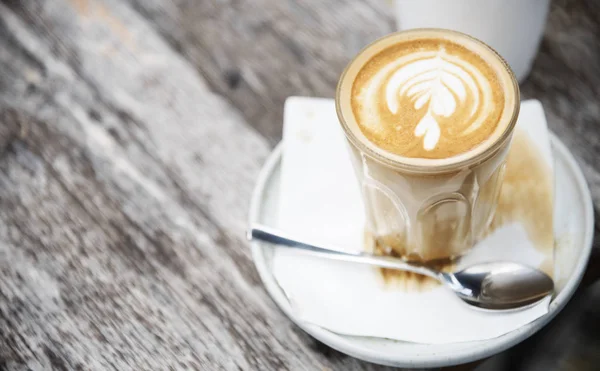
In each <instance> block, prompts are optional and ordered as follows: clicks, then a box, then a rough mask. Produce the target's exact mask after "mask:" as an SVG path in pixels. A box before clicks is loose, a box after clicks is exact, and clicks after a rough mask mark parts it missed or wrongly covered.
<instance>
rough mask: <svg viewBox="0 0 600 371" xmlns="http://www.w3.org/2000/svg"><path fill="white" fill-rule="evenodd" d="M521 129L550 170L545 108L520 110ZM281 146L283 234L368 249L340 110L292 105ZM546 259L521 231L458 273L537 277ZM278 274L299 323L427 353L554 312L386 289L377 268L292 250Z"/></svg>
mask: <svg viewBox="0 0 600 371" xmlns="http://www.w3.org/2000/svg"><path fill="white" fill-rule="evenodd" d="M517 129H518V131H519V132H518V135H527V136H528V137H529V138H530V140H531V142H532V143H533V144H534V145H535V147H536V148H537V149H538V151H539V153H540V154H541V156H542V157H543V159H544V161H546V162H547V164H548V165H549V166H550V167H552V157H551V156H552V155H551V150H550V145H549V138H548V129H547V126H546V120H545V117H544V113H543V109H542V107H541V105H540V103H539V102H537V101H527V102H523V103H522V105H521V114H520V117H519V122H518V124H517ZM283 140H284V154H283V160H282V169H281V171H282V173H281V194H280V203H279V205H280V207H279V215H278V222H277V227H279V228H280V229H282V230H284V231H286V232H289V233H291V234H293V235H298V236H302V237H304V238H306V239H312V240H317V241H322V242H326V243H330V244H335V245H336V246H339V247H340V248H342V249H347V250H361V249H363V246H364V226H363V224H364V216H363V209H362V207H363V206H362V202H361V198H360V192H359V187H358V184H357V181H356V178H355V176H354V173H353V170H352V166H351V163H350V159H349V155H348V149H347V148H346V142H345V138H344V134H343V132H342V129H341V127H340V125H339V123H338V120H337V116H336V113H335V105H334V102H333V100H329V99H317V98H302V97H291V98H289V99H288V100H287V102H286V106H285V116H284V130H283ZM547 255H548V253H546V254H545V253H543V252H540V250H539V249H536V248H535V247H534V246H533V245H532V243H531V242H530V241H529V240H528V238H527V233H526V231H525V230H524V228H523V226H521V225H520V224H518V223H512V224H509V225H505V226H503V227H501V228H499V229H497V230H496V231H494V232H493V233H492V234H491V235H490V236H488V238H487V239H486V240H484V241H482V242H480V243H479V244H478V246H476V247H475V248H474V249H473V251H472V253H469V255H468V256H467V257H465V258H464V259H463V260H462V262H461V263H460V264H459V265H465V264H471V263H473V262H476V261H480V260H482V259H489V258H498V259H511V260H514V261H520V262H524V263H527V264H529V265H532V266H536V267H538V266H540V265H541V264H542V262H543V261H544V260H546V262H547V261H548V258H549V257H548V256H547ZM550 258H551V253H550ZM273 271H274V275H275V278H276V279H277V281H278V282H279V285H280V286H281V287H282V289H283V290H284V292H285V293H286V295H287V296H288V299H289V300H290V303H291V306H292V308H293V310H294V312H295V314H296V316H297V317H298V318H299V319H300V320H302V321H306V322H310V323H313V324H316V325H319V326H321V327H324V328H326V329H329V330H331V331H334V332H337V333H341V334H347V335H355V336H373V337H383V338H389V339H397V340H404V341H411V342H418V343H429V344H443V343H453V342H463V341H474V340H482V339H488V338H493V337H497V336H500V335H503V334H505V333H508V332H510V331H512V330H515V329H517V328H519V327H521V326H523V325H525V324H527V323H529V322H531V321H533V320H535V319H536V318H538V317H540V316H542V315H544V314H545V313H547V310H548V304H549V302H550V298H546V299H545V300H544V301H542V302H541V303H539V304H538V305H536V306H534V307H532V308H529V309H526V310H522V311H517V312H511V313H491V312H484V311H480V310H476V309H473V308H471V307H469V306H467V305H465V304H464V303H462V302H461V301H460V299H458V298H457V297H456V296H455V295H454V294H453V293H451V292H450V291H449V290H447V289H445V288H443V287H442V286H437V287H434V288H430V289H426V290H418V291H410V290H406V289H401V288H397V287H393V286H388V285H386V284H385V282H384V280H383V279H382V276H381V274H380V272H379V271H378V270H377V269H376V268H372V267H367V266H363V265H359V264H352V263H343V262H335V261H330V260H325V259H319V258H315V257H309V256H305V255H302V254H301V253H298V252H295V251H291V250H286V249H277V250H276V253H275V257H274V262H273Z"/></svg>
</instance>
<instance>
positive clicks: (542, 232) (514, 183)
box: [488, 131, 554, 257]
mask: <svg viewBox="0 0 600 371" xmlns="http://www.w3.org/2000/svg"><path fill="white" fill-rule="evenodd" d="M553 182H554V180H553V177H552V169H551V168H550V167H549V166H548V164H547V163H546V162H545V161H544V158H543V157H542V154H541V153H540V152H539V151H538V150H537V148H536V146H535V144H533V143H532V142H531V139H530V138H529V136H528V135H527V133H525V132H523V131H517V132H516V133H515V135H514V138H513V142H512V146H511V149H510V152H509V153H508V159H507V163H506V172H505V173H504V182H503V183H502V188H501V190H500V197H499V199H498V207H497V208H496V214H495V216H494V219H493V220H492V223H491V225H490V227H489V230H488V234H489V233H491V232H493V231H494V230H496V229H497V228H499V227H501V226H503V225H506V224H510V223H513V222H519V223H521V224H522V225H523V227H524V228H525V231H526V232H527V235H528V237H529V240H530V241H531V242H532V244H533V245H534V246H535V247H536V249H538V251H540V252H541V253H543V254H549V255H550V257H552V252H553V251H554V223H553V212H554V187H553Z"/></svg>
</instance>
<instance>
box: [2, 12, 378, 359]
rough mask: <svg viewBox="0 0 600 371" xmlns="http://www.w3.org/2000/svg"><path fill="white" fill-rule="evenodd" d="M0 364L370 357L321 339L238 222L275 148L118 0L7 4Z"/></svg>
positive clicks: (4, 20)
mask: <svg viewBox="0 0 600 371" xmlns="http://www.w3.org/2000/svg"><path fill="white" fill-rule="evenodd" d="M0 35H2V37H0V50H1V51H0V87H2V89H1V92H0V118H1V119H2V122H3V124H5V125H7V127H12V126H14V127H17V126H18V127H21V126H22V123H24V125H25V126H26V127H27V128H28V130H27V132H26V134H24V135H17V134H15V133H16V132H17V131H16V130H15V129H11V131H10V132H9V134H10V133H12V134H10V135H7V138H8V139H7V140H6V141H7V143H9V145H8V146H7V147H6V149H5V151H4V155H3V156H2V157H1V158H0V242H1V243H0V254H1V256H2V259H1V261H0V297H1V298H0V326H1V327H0V328H1V331H0V337H1V340H0V355H1V356H2V359H1V361H2V367H4V368H7V369H26V368H31V369H51V368H55V369H117V370H127V369H132V370H140V369H169V368H170V369H181V368H192V369H307V370H313V369H322V368H330V369H334V368H343V369H349V370H351V369H374V367H375V366H372V365H369V364H366V363H363V362H360V361H357V360H355V359H352V358H349V357H345V356H340V355H338V353H337V352H333V351H329V350H328V351H326V352H315V351H314V350H313V349H312V348H313V347H318V345H316V343H314V341H313V340H312V339H310V338H309V337H308V336H307V335H305V334H304V333H302V332H300V331H299V330H298V329H297V328H296V327H294V326H293V325H292V324H291V323H290V322H289V321H288V320H287V319H286V318H284V317H283V315H282V314H281V313H280V312H279V311H278V310H277V308H276V307H275V305H274V304H273V303H272V301H271V300H270V299H269V298H268V296H267V295H266V293H265V291H264V290H263V288H262V285H261V284H260V282H259V279H258V277H257V274H256V272H255V270H254V268H253V265H252V262H251V260H250V255H249V251H248V246H247V243H246V242H245V241H244V240H243V233H242V232H243V230H244V227H245V219H246V211H247V205H248V201H249V196H250V192H251V189H252V187H253V183H254V180H255V177H256V175H257V172H258V170H259V168H260V166H261V164H262V162H263V160H264V158H265V156H266V155H267V153H268V151H269V147H268V144H267V142H266V141H265V140H264V139H263V138H262V137H261V136H260V135H258V134H257V133H256V132H255V131H254V129H252V128H251V127H250V126H248V125H247V124H246V123H245V122H244V120H243V118H242V117H241V115H240V114H239V112H238V111H237V110H236V109H235V108H234V107H232V106H231V105H230V104H229V103H228V102H226V101H225V100H223V99H222V98H220V97H219V96H217V95H215V94H214V93H212V92H211V91H210V90H209V89H208V88H207V85H206V84H205V82H204V80H203V79H202V77H201V76H199V75H198V73H197V71H196V70H195V69H194V68H193V66H191V65H190V64H189V63H188V62H187V61H186V60H185V59H183V58H181V57H180V56H179V55H178V54H177V53H176V52H175V51H174V50H173V49H172V48H171V47H170V46H169V45H168V44H167V43H165V42H164V40H163V39H162V38H161V37H159V35H157V34H156V32H155V31H154V30H153V29H152V28H151V27H149V26H148V25H147V23H146V22H145V20H144V19H143V18H142V17H140V16H139V14H137V13H136V12H135V11H132V10H131V9H130V8H129V7H128V6H127V5H126V4H123V3H121V2H119V1H106V2H94V1H89V2H86V1H77V2H73V3H68V2H65V1H52V2H46V1H27V2H4V3H2V4H1V5H0Z"/></svg>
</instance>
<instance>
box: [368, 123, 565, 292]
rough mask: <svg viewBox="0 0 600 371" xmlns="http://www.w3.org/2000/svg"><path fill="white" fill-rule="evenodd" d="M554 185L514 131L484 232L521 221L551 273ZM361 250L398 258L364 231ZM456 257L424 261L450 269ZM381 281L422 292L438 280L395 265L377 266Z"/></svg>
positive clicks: (527, 143) (533, 151)
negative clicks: (492, 216) (363, 243)
mask: <svg viewBox="0 0 600 371" xmlns="http://www.w3.org/2000/svg"><path fill="white" fill-rule="evenodd" d="M553 191H554V187H553V177H552V170H551V169H550V167H549V166H548V164H546V162H545V160H544V158H543V157H542V155H541V153H540V152H539V151H538V149H537V147H536V146H535V145H534V144H533V143H531V139H530V138H529V136H528V135H527V133H525V132H523V131H516V132H515V134H514V138H513V143H512V147H511V149H510V152H509V154H508V158H507V163H506V172H505V175H504V181H503V183H502V188H501V191H500V195H499V199H498V207H497V209H496V213H495V216H494V219H493V220H492V223H491V224H490V226H489V227H488V230H487V232H486V233H485V234H484V236H487V235H489V234H491V233H492V232H493V231H495V230H496V229H498V228H500V227H502V226H504V225H507V224H510V223H514V222H518V223H521V224H522V225H523V227H524V228H525V231H526V232H527V235H528V237H529V240H530V241H531V242H532V244H533V245H534V246H535V247H536V249H537V250H538V251H539V252H541V253H542V254H544V255H545V256H546V258H545V259H544V261H543V262H542V264H541V266H540V269H541V270H542V271H544V272H545V273H546V274H548V275H550V276H553V275H554V274H553V273H554V248H555V246H554V245H555V241H554V226H553V207H554V202H553V200H554V194H553ZM365 250H366V251H371V252H373V253H374V254H378V255H386V256H394V257H397V258H400V259H401V258H402V257H401V256H399V255H398V254H396V253H394V251H393V250H392V249H389V248H386V247H385V246H380V245H378V244H377V242H375V239H374V238H373V237H372V235H370V234H369V233H368V232H367V233H365ZM456 262H457V259H454V260H451V259H445V260H442V261H431V262H426V263H423V264H424V265H426V266H428V267H430V268H433V269H435V270H440V271H444V272H452V271H453V270H454V267H455V266H456ZM378 270H379V272H380V275H381V277H382V281H383V282H384V284H385V286H386V287H388V288H393V289H399V290H402V291H405V292H423V291H427V290H431V289H433V288H435V287H438V286H440V285H441V284H440V283H439V282H438V281H437V280H435V279H433V278H430V277H426V276H423V275H420V274H416V273H412V272H404V271H399V270H395V269H387V268H379V269H378Z"/></svg>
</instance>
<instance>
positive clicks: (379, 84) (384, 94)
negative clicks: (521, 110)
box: [352, 39, 504, 158]
mask: <svg viewBox="0 0 600 371" xmlns="http://www.w3.org/2000/svg"><path fill="white" fill-rule="evenodd" d="M352 90H353V91H352V109H353V111H354V115H355V117H356V119H357V122H358V125H359V127H360V129H361V131H362V132H363V134H364V135H365V136H366V137H367V138H368V139H369V140H370V141H372V142H373V143H375V144H376V145H378V146H379V147H381V148H383V149H385V150H387V151H390V152H393V153H396V154H399V155H401V156H406V157H421V158H446V157H451V156H454V155H457V154H460V153H463V152H466V151H468V150H469V149H471V148H473V147H475V146H476V145H477V144H479V143H481V142H482V141H484V140H485V139H486V138H487V137H489V136H490V135H491V133H492V132H494V130H495V129H496V127H497V124H498V121H499V120H500V117H501V115H502V109H503V106H504V96H503V94H502V92H503V88H502V86H501V85H500V83H499V81H498V79H497V78H496V74H495V71H494V70H493V69H492V67H491V66H489V65H488V64H487V63H486V62H485V61H484V60H483V58H481V57H480V56H478V55H477V54H476V53H474V52H472V51H470V50H467V49H466V48H464V47H462V46H461V45H458V44H455V43H453V42H452V41H449V40H441V39H421V40H409V41H405V42H404V43H401V44H396V45H394V46H392V47H390V48H388V49H385V50H383V51H382V52H380V53H379V54H377V55H375V56H374V57H373V58H372V59H371V60H369V61H368V62H367V63H366V64H365V65H364V66H363V68H362V70H361V71H360V72H359V74H358V76H357V78H356V80H355V82H354V85H353V89H352Z"/></svg>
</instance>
